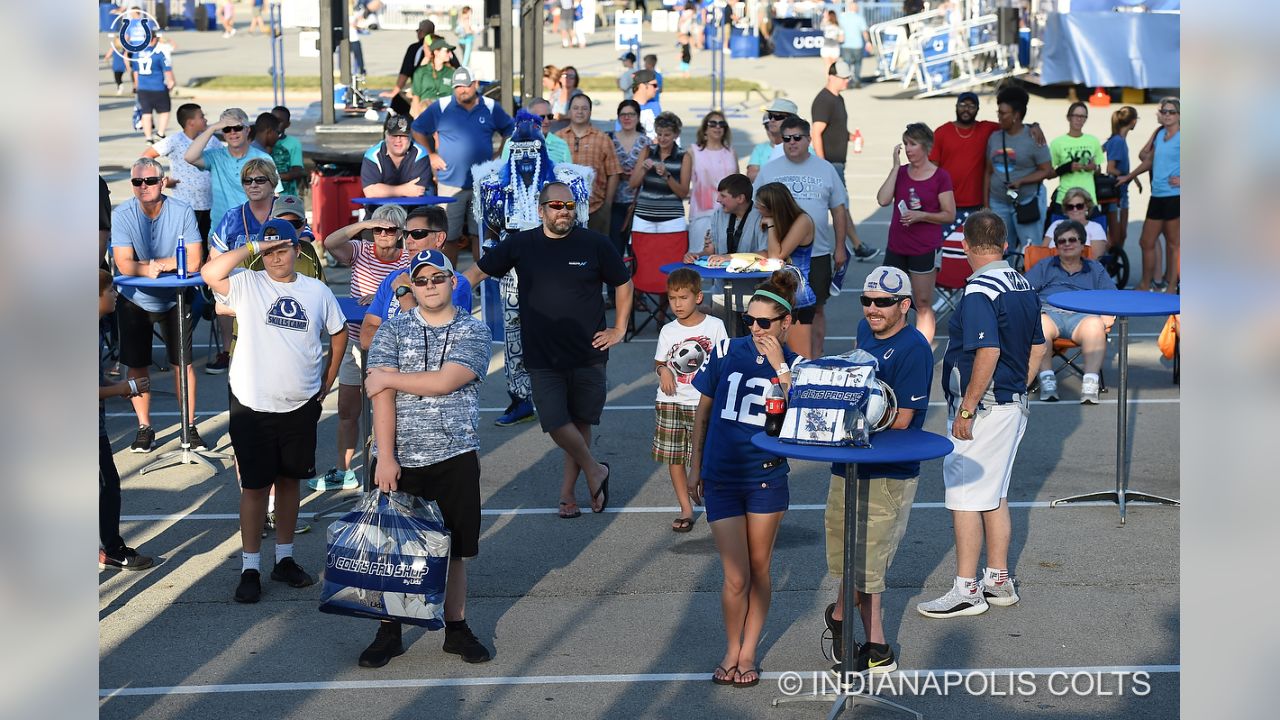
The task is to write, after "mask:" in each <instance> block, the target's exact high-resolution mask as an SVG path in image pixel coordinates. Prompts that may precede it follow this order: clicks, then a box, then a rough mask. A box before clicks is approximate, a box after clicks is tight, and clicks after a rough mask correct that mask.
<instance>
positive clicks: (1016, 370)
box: [942, 260, 1044, 407]
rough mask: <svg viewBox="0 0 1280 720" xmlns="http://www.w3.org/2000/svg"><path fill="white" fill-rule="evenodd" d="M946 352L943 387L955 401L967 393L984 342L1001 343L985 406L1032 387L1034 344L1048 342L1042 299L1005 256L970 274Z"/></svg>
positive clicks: (953, 317)
mask: <svg viewBox="0 0 1280 720" xmlns="http://www.w3.org/2000/svg"><path fill="white" fill-rule="evenodd" d="M947 332H948V335H949V337H948V339H947V352H946V354H944V355H943V356H942V378H943V382H942V389H943V391H944V392H945V393H946V396H947V400H948V402H950V404H951V406H952V407H956V403H957V402H958V401H959V399H960V398H962V397H964V394H965V390H966V389H967V388H968V387H969V378H970V376H972V375H973V358H974V355H975V354H976V353H977V351H978V348H987V347H994V348H999V349H1000V360H999V361H998V362H997V363H996V369H995V373H994V374H993V375H992V378H991V386H990V387H988V388H987V390H986V392H985V393H984V394H983V398H982V400H981V401H980V404H979V407H983V406H985V405H987V404H993V403H994V404H1002V403H1008V402H1013V399H1014V396H1015V395H1025V394H1026V392H1027V364H1028V363H1029V362H1030V360H1031V346H1032V345H1040V344H1042V343H1043V342H1044V333H1043V332H1042V331H1041V329H1040V302H1039V299H1038V298H1037V297H1036V293H1035V291H1033V290H1032V289H1031V284H1030V283H1028V282H1027V279H1026V278H1024V277H1023V276H1021V275H1019V274H1018V271H1017V270H1014V269H1013V268H1011V267H1009V263H1007V262H1005V261H1003V260H997V261H995V262H991V263H987V264H986V265H983V266H982V267H981V268H978V270H977V271H976V272H974V273H973V274H972V275H970V276H969V278H968V281H967V282H966V283H965V286H964V297H963V298H962V299H961V300H960V309H959V310H958V311H957V312H954V313H952V314H951V322H950V323H949V325H948V326H947Z"/></svg>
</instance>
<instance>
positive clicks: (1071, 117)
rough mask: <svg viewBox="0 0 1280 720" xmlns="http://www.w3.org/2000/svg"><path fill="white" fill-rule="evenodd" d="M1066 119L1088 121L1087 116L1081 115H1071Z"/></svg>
mask: <svg viewBox="0 0 1280 720" xmlns="http://www.w3.org/2000/svg"><path fill="white" fill-rule="evenodd" d="M1067 119H1068V120H1088V119H1089V116H1088V115H1087V114H1082V113H1071V114H1070V115H1068V116H1067Z"/></svg>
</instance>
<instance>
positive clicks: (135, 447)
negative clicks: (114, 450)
mask: <svg viewBox="0 0 1280 720" xmlns="http://www.w3.org/2000/svg"><path fill="white" fill-rule="evenodd" d="M155 446H156V431H155V430H153V429H152V428H151V426H150V425H139V426H138V435H137V436H136V437H134V439H133V444H132V445H130V446H129V452H136V453H149V452H151V451H152V450H153V449H154V448H155Z"/></svg>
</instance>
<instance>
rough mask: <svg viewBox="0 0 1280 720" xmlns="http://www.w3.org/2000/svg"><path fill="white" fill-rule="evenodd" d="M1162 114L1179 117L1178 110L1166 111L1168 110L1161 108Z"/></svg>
mask: <svg viewBox="0 0 1280 720" xmlns="http://www.w3.org/2000/svg"><path fill="white" fill-rule="evenodd" d="M1160 114H1161V115H1177V114H1178V111H1177V110H1166V109H1164V108H1160Z"/></svg>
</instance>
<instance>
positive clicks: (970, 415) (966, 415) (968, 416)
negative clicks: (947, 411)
mask: <svg viewBox="0 0 1280 720" xmlns="http://www.w3.org/2000/svg"><path fill="white" fill-rule="evenodd" d="M957 414H958V415H959V416H960V417H961V418H963V419H965V420H972V419H974V418H975V417H977V416H976V415H975V414H974V412H973V411H972V410H966V409H964V408H960V412H959V413H957Z"/></svg>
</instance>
